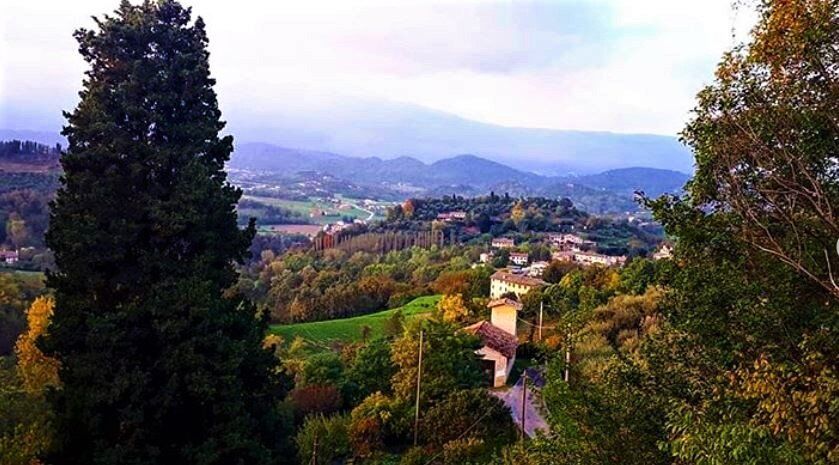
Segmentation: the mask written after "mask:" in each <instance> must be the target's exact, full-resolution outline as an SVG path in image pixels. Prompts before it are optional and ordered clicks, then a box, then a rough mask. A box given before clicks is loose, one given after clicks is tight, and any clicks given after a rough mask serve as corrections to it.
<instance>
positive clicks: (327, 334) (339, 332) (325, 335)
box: [270, 295, 440, 344]
mask: <svg viewBox="0 0 839 465" xmlns="http://www.w3.org/2000/svg"><path fill="white" fill-rule="evenodd" d="M439 300H440V296H439V295H428V296H424V297H418V298H416V299H414V300H412V301H411V302H409V303H407V304H406V305H405V306H403V307H399V308H394V309H391V310H385V311H383V312H378V313H371V314H369V315H362V316H356V317H352V318H344V319H340V320H328V321H313V322H311V323H295V324H289V325H271V329H270V332H271V333H273V334H277V335H279V336H282V338H283V339H285V340H286V341H290V340H292V339H294V338H295V337H297V336H300V337H302V338H303V339H305V340H307V341H309V342H314V343H319V344H323V343H328V342H336V341H340V342H354V341H359V340H361V328H362V327H363V326H365V325H366V326H369V327H370V329H371V330H372V332H371V337H376V336H381V335H382V331H383V327H384V323H385V320H387V319H388V318H390V316H391V315H393V314H394V313H395V312H396V311H397V310H401V311H402V314H403V315H404V316H405V319H406V320H407V319H411V318H417V317H420V316H423V315H427V314H429V313H430V312H431V310H433V309H434V308H435V307H436V306H437V301H439Z"/></svg>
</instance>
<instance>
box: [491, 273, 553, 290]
mask: <svg viewBox="0 0 839 465" xmlns="http://www.w3.org/2000/svg"><path fill="white" fill-rule="evenodd" d="M490 279H498V280H501V281H507V282H508V283H515V284H521V285H522V286H531V287H536V286H542V285H544V284H545V281H542V280H541V279H537V278H531V277H530V276H524V275H520V274H512V273H505V272H503V271H496V272H495V273H493V274H492V276H490Z"/></svg>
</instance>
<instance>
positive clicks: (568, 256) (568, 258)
mask: <svg viewBox="0 0 839 465" xmlns="http://www.w3.org/2000/svg"><path fill="white" fill-rule="evenodd" d="M551 260H556V261H558V262H573V261H574V252H572V251H570V250H558V251H556V252H554V253H552V254H551Z"/></svg>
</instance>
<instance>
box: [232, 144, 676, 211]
mask: <svg viewBox="0 0 839 465" xmlns="http://www.w3.org/2000/svg"><path fill="white" fill-rule="evenodd" d="M230 167H231V168H234V169H237V170H248V171H254V172H260V173H261V172H268V173H273V175H274V176H276V177H279V178H282V179H286V180H294V179H296V177H297V176H299V175H300V173H322V174H324V175H328V176H331V177H333V178H334V179H335V180H336V181H338V180H343V182H344V184H346V186H347V188H346V189H344V190H345V191H347V192H350V191H358V189H359V187H358V186H365V187H367V188H370V189H373V190H372V191H373V192H379V195H380V198H391V199H399V198H404V196H405V194H406V193H410V195H413V196H425V197H439V196H442V195H451V194H458V195H465V196H475V195H483V194H487V193H489V192H490V191H495V192H506V193H509V194H510V195H514V196H528V195H544V196H550V197H569V198H571V199H572V200H574V201H575V202H576V203H578V204H579V205H580V206H581V207H583V208H585V209H587V210H590V211H592V212H616V211H627V210H633V209H634V208H635V207H636V205H635V203H634V200H633V194H634V192H635V191H637V190H640V191H644V192H646V193H648V194H650V195H653V196H658V195H661V194H662V193H665V192H678V191H679V190H680V189H681V187H682V186H683V185H684V183H685V182H686V181H687V179H688V176H687V175H686V174H684V173H680V172H677V171H672V170H664V169H656V168H643V167H633V168H623V169H616V170H610V171H605V172H603V173H598V174H591V175H586V176H572V175H564V176H545V175H539V174H536V173H533V172H527V171H523V170H519V169H515V168H512V167H510V166H508V165H505V164H502V163H498V162H495V161H492V160H488V159H485V158H482V157H479V156H476V155H458V156H454V157H451V158H445V159H442V160H438V161H435V162H433V163H430V164H426V163H423V162H422V161H420V160H417V159H415V158H411V157H399V158H394V159H390V160H383V159H381V158H377V157H367V158H356V157H351V156H345V155H340V154H336V153H331V152H315V151H308V150H298V149H291V148H286V147H279V146H272V145H270V144H263V143H260V144H247V143H246V144H240V145H237V147H236V151H235V152H234V155H233V157H232V159H231V161H230ZM278 182H279V181H278ZM353 186H355V187H353ZM341 193H344V192H341Z"/></svg>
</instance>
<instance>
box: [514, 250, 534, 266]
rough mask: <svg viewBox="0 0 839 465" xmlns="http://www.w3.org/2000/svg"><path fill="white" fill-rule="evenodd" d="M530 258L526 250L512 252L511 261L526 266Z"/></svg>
mask: <svg viewBox="0 0 839 465" xmlns="http://www.w3.org/2000/svg"><path fill="white" fill-rule="evenodd" d="M529 260H530V256H529V255H528V254H527V253H526V252H511V253H510V261H511V262H513V263H515V264H516V265H518V266H525V265H527V262H528V261H529Z"/></svg>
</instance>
